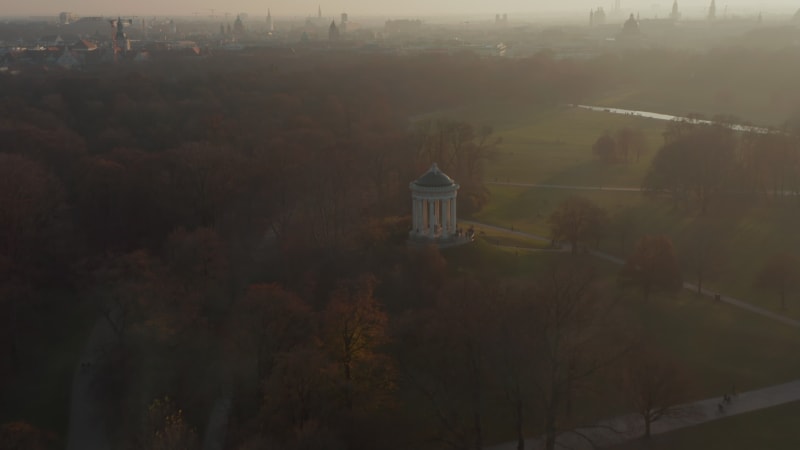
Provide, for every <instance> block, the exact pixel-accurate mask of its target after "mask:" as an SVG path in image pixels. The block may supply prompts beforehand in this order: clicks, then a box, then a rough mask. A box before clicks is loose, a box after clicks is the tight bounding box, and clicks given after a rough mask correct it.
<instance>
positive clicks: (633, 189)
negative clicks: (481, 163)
mask: <svg viewBox="0 0 800 450" xmlns="http://www.w3.org/2000/svg"><path fill="white" fill-rule="evenodd" d="M486 184H493V185H496V186H513V187H527V188H536V189H564V190H570V191H613V192H642V191H644V189H642V188H640V187H624V186H616V187H615V186H578V185H572V184H541V183H518V182H515V181H488V182H486Z"/></svg>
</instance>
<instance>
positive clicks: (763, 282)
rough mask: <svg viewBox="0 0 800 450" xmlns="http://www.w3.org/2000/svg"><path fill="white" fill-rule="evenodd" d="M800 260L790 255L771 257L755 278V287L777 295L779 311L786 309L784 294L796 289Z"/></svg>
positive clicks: (799, 274)
mask: <svg viewBox="0 0 800 450" xmlns="http://www.w3.org/2000/svg"><path fill="white" fill-rule="evenodd" d="M798 277H800V260H798V258H797V257H796V256H794V255H793V254H791V253H778V254H775V255H772V256H770V257H769V259H767V261H766V262H765V263H764V265H763V266H762V268H761V270H760V271H759V273H758V275H757V276H756V282H755V284H756V286H757V287H760V288H762V289H765V290H768V291H772V292H775V293H777V294H778V295H779V296H780V299H781V309H786V294H788V293H789V292H790V291H792V290H793V289H795V288H796V287H797V280H798Z"/></svg>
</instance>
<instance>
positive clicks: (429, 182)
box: [413, 163, 455, 187]
mask: <svg viewBox="0 0 800 450" xmlns="http://www.w3.org/2000/svg"><path fill="white" fill-rule="evenodd" d="M413 184H415V185H417V186H421V187H448V186H453V185H454V184H455V181H453V179H452V178H450V177H448V176H447V174H445V173H444V172H442V171H441V170H439V166H437V165H436V163H433V165H432V166H431V168H430V169H428V171H427V172H425V174H424V175H422V176H421V177H419V178H417V180H416V181H414V183H413Z"/></svg>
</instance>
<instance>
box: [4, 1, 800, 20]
mask: <svg viewBox="0 0 800 450" xmlns="http://www.w3.org/2000/svg"><path fill="white" fill-rule="evenodd" d="M708 3H709V2H708V1H706V0H683V1H680V2H679V4H680V6H681V8H682V9H683V10H684V11H686V12H687V13H697V14H702V11H703V10H704V9H705V8H707V7H708ZM318 5H320V3H318V2H314V1H309V0H303V1H294V0H271V1H268V2H260V1H255V0H233V1H228V2H214V1H208V0H199V1H195V0H178V1H170V2H162V1H157V0H142V1H137V2H130V3H129V4H128V3H125V2H106V1H101V0H74V1H62V0H59V1H50V0H31V1H23V0H7V1H5V2H3V5H2V6H0V15H6V16H13V15H16V16H20V15H43V14H53V13H57V12H58V11H72V12H74V13H76V14H81V15H101V14H104V15H117V14H128V15H130V14H139V15H176V16H192V15H198V14H200V15H206V16H207V15H209V14H211V10H212V9H214V11H215V12H216V13H222V12H225V11H227V12H228V13H231V14H236V13H240V12H246V13H249V14H261V13H263V12H264V11H265V10H266V9H267V8H270V9H271V10H272V11H273V12H274V14H276V15H279V16H287V15H290V16H304V15H309V14H313V13H314V12H316V10H317V7H318ZM611 5H612V2H611V1H605V2H603V1H597V0H559V1H544V0H535V1H521V0H497V1H487V0H443V1H424V0H408V1H390V0H334V1H330V2H322V3H321V6H322V8H323V10H324V11H325V13H326V14H329V15H335V14H338V13H339V12H345V11H346V12H349V13H350V14H352V15H369V16H386V17H389V16H414V17H421V16H427V15H447V14H452V15H468V14H488V13H491V14H494V13H496V12H505V13H509V14H518V15H520V14H522V15H528V14H531V15H532V14H537V13H540V14H554V13H559V12H571V11H576V10H588V9H589V8H594V7H598V6H605V7H606V8H609V7H610V6H611ZM671 6H672V2H671V1H668V0H625V1H622V2H621V8H622V9H623V10H625V11H638V12H640V13H641V14H642V15H651V14H659V13H661V14H662V15H663V14H665V13H668V11H669V9H670V8H671ZM726 7H727V8H728V9H729V12H731V13H750V12H753V11H761V12H764V13H788V12H791V11H794V10H795V9H796V8H797V5H796V2H790V1H781V0H773V1H769V0H765V1H757V2H753V1H746V0H731V1H727V2H723V1H721V2H718V8H719V9H720V11H722V10H724V9H725V8H726Z"/></svg>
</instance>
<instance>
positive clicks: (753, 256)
mask: <svg viewBox="0 0 800 450" xmlns="http://www.w3.org/2000/svg"><path fill="white" fill-rule="evenodd" d="M489 191H490V193H491V200H490V202H489V204H488V205H487V206H486V207H485V208H484V209H483V210H482V211H481V212H479V213H478V214H475V215H474V217H472V219H474V220H476V221H478V222H483V223H488V224H492V225H499V226H503V227H511V226H513V227H514V228H515V229H517V230H520V231H526V232H530V233H534V234H539V235H543V236H548V235H549V226H548V224H547V218H548V217H549V215H550V214H551V213H552V212H553V210H554V209H555V208H557V207H558V205H559V204H560V203H561V202H562V201H564V200H565V199H566V198H568V197H569V196H571V195H581V196H584V197H586V198H588V199H590V200H592V201H593V202H595V203H597V204H598V205H600V206H602V207H603V208H605V209H606V211H607V212H608V214H609V217H610V219H611V220H612V222H613V221H614V219H615V217H616V216H618V215H620V214H623V213H624V214H630V215H631V216H632V217H634V219H633V226H632V228H631V229H630V232H629V233H626V235H628V234H629V235H630V237H628V238H627V239H626V240H625V241H624V242H622V241H620V238H619V232H618V231H616V230H617V228H615V225H613V223H612V225H610V226H609V228H608V230H607V231H608V233H607V237H606V239H604V240H603V241H601V242H600V243H599V249H600V250H602V251H605V252H608V253H611V254H615V255H617V256H620V257H624V256H625V255H626V254H627V252H629V251H630V250H631V249H632V246H633V243H634V242H635V241H636V239H638V238H639V237H641V236H642V235H645V234H666V235H668V236H669V237H670V238H671V239H672V241H673V243H674V245H675V249H676V253H677V254H678V257H679V259H683V260H687V259H688V258H689V255H690V254H691V248H692V246H693V245H694V242H695V241H694V238H693V236H694V235H695V233H696V232H697V230H698V229H699V228H701V227H710V228H711V229H713V230H714V232H713V234H712V236H711V239H715V240H718V241H719V243H720V244H719V245H720V250H719V252H720V253H721V255H720V256H719V257H718V259H719V262H718V263H716V264H715V265H714V272H716V273H712V274H711V275H710V276H709V277H708V279H706V280H705V281H704V286H706V287H708V288H710V289H715V290H718V291H721V292H723V293H725V294H726V295H731V296H734V297H737V298H741V299H742V300H745V301H747V302H750V303H753V304H756V305H759V306H762V307H764V308H767V309H770V310H773V311H775V312H778V313H781V314H785V315H787V316H790V317H793V318H798V319H800V291H798V290H795V291H792V292H790V294H789V295H788V297H787V309H786V310H783V309H781V307H780V301H779V297H778V294H776V293H773V292H769V291H764V290H763V289H760V288H756V287H755V278H756V275H757V273H758V271H759V270H760V268H761V266H762V265H763V264H764V262H765V261H766V260H767V259H768V258H769V257H770V255H772V254H775V253H780V252H784V251H786V249H792V248H800V234H798V233H796V230H797V229H800V203H799V202H798V200H796V199H787V200H785V201H784V204H773V203H763V202H762V203H754V202H751V201H749V200H744V201H738V199H729V200H721V201H717V202H716V203H712V205H711V209H710V211H709V212H708V213H707V214H706V215H705V216H699V215H698V214H697V211H695V210H689V211H686V210H684V209H681V208H677V209H676V208H675V207H674V205H672V203H671V202H669V201H666V200H658V199H651V198H647V197H645V196H644V195H642V194H640V193H636V192H619V191H608V190H606V191H597V190H593V191H571V190H563V189H540V188H523V187H512V186H498V185H490V186H489ZM684 277H685V280H686V281H691V282H694V281H695V279H694V274H693V273H690V271H689V270H688V265H686V271H685V275H684Z"/></svg>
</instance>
